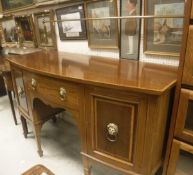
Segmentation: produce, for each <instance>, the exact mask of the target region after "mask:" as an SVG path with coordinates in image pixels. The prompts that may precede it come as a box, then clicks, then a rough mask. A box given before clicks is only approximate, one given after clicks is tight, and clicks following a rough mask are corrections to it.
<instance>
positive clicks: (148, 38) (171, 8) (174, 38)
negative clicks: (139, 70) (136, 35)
mask: <svg viewBox="0 0 193 175" xmlns="http://www.w3.org/2000/svg"><path fill="white" fill-rule="evenodd" d="M151 2H153V3H150V2H149V1H146V3H145V5H146V11H145V15H154V16H169V17H170V16H171V17H170V18H164V17H163V18H155V19H145V27H144V52H145V53H146V54H156V55H169V56H176V57H178V56H179V54H180V49H181V42H182V36H183V23H184V21H183V16H184V7H185V4H184V1H183V0H172V1H171V2H170V3H168V1H167V0H161V1H159V0H156V1H151ZM172 16H179V17H177V18H172Z"/></svg>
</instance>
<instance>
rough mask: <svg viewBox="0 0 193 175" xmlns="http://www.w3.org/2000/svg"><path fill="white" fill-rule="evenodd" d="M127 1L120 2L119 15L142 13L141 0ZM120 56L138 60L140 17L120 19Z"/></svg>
mask: <svg viewBox="0 0 193 175" xmlns="http://www.w3.org/2000/svg"><path fill="white" fill-rule="evenodd" d="M127 3H129V1H128V0H125V1H121V2H120V15H121V16H135V15H138V16H139V15H141V14H142V1H141V0H136V4H135V3H130V6H129V7H128V4H127ZM129 10H130V11H129ZM120 31H121V32H120V35H121V36H120V58H125V59H133V60H139V55H140V43H141V42H140V41H141V19H121V20H120Z"/></svg>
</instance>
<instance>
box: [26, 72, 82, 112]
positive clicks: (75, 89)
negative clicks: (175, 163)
mask: <svg viewBox="0 0 193 175" xmlns="http://www.w3.org/2000/svg"><path fill="white" fill-rule="evenodd" d="M26 79H27V86H28V89H29V91H30V94H31V95H32V96H33V98H36V97H37V98H40V99H41V100H42V101H43V102H45V104H50V105H53V107H54V105H56V106H58V105H60V106H61V107H68V108H72V109H79V106H80V104H81V101H82V100H83V99H82V96H83V89H82V87H81V86H80V85H77V84H74V83H69V82H65V81H62V80H58V79H54V78H48V77H46V76H41V75H36V74H30V73H26Z"/></svg>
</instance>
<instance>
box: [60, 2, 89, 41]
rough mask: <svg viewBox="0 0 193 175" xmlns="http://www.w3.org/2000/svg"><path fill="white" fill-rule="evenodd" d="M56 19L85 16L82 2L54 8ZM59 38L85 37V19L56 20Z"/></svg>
mask: <svg viewBox="0 0 193 175" xmlns="http://www.w3.org/2000/svg"><path fill="white" fill-rule="evenodd" d="M56 15H57V19H58V20H65V19H81V18H85V15H84V6H83V5H82V4H80V5H75V6H69V7H64V8H61V9H57V10H56ZM58 28H59V35H60V39H61V40H73V39H75V40H76V39H78V40H80V39H83V40H84V39H86V38H87V36H86V24H85V21H81V20H80V21H63V22H58Z"/></svg>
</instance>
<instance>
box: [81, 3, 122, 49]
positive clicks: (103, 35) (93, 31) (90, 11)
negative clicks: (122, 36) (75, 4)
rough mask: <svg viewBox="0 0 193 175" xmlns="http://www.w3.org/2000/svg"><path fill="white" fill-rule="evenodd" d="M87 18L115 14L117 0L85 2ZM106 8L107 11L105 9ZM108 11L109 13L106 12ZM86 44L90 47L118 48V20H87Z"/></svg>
mask: <svg viewBox="0 0 193 175" xmlns="http://www.w3.org/2000/svg"><path fill="white" fill-rule="evenodd" d="M85 10H86V17H87V18H94V17H97V18H100V17H113V16H117V0H112V1H108V0H104V1H101V0H92V1H89V2H86V3H85ZM106 10H107V11H106ZM108 11H109V14H107V13H108ZM87 33H88V45H89V47H90V48H94V49H95V48H99V49H118V48H119V31H118V20H116V19H105V20H88V21H87Z"/></svg>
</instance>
